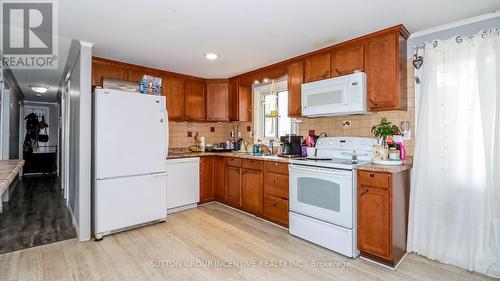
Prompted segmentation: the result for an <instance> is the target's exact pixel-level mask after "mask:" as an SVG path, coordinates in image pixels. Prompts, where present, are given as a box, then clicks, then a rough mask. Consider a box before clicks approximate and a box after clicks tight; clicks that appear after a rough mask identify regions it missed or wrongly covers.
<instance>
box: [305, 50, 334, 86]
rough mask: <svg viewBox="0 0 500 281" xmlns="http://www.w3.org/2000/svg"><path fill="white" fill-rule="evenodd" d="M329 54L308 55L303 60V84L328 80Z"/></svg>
mask: <svg viewBox="0 0 500 281" xmlns="http://www.w3.org/2000/svg"><path fill="white" fill-rule="evenodd" d="M330 58H331V55H330V52H323V53H318V54H314V55H310V56H308V57H306V58H305V60H304V83H308V82H313V81H318V80H322V79H327V78H330V76H331V74H330V64H331V62H330Z"/></svg>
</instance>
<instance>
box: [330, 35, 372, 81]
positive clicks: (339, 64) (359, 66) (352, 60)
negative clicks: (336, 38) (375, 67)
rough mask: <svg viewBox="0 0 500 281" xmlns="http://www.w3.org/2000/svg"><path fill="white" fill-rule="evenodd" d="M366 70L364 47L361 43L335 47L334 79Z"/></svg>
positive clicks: (333, 60)
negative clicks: (355, 71)
mask: <svg viewBox="0 0 500 281" xmlns="http://www.w3.org/2000/svg"><path fill="white" fill-rule="evenodd" d="M354 70H361V71H363V70H364V46H363V44H361V43H358V44H348V45H345V46H339V47H334V48H333V52H332V75H331V76H332V77H336V76H341V75H347V74H352V73H353V72H354Z"/></svg>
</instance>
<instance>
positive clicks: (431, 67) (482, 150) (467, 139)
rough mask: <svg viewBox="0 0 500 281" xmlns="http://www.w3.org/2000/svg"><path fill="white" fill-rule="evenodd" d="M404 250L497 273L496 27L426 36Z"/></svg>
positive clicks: (499, 70)
mask: <svg viewBox="0 0 500 281" xmlns="http://www.w3.org/2000/svg"><path fill="white" fill-rule="evenodd" d="M421 70H422V71H421V72H419V73H421V77H419V78H420V81H421V85H420V93H419V97H417V98H419V99H420V100H419V109H418V112H417V120H418V121H417V122H418V132H417V135H416V146H415V153H414V164H413V174H412V186H411V193H410V210H409V226H408V250H409V251H412V252H416V253H418V254H421V255H424V256H426V257H428V258H431V259H435V260H438V261H440V262H444V263H449V264H453V265H457V266H460V267H463V268H466V269H468V270H471V271H477V272H481V273H484V274H488V275H493V276H497V277H498V276H500V229H499V227H500V164H499V162H500V42H499V35H498V31H497V30H493V29H492V30H490V31H486V32H481V33H480V34H477V35H476V36H472V37H466V38H461V37H457V38H452V39H450V40H447V41H434V42H430V43H427V44H425V51H424V64H423V66H422V69H421Z"/></svg>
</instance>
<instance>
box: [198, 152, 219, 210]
mask: <svg viewBox="0 0 500 281" xmlns="http://www.w3.org/2000/svg"><path fill="white" fill-rule="evenodd" d="M216 160H217V157H201V159H200V203H206V202H210V201H213V200H215V177H214V172H215V162H216Z"/></svg>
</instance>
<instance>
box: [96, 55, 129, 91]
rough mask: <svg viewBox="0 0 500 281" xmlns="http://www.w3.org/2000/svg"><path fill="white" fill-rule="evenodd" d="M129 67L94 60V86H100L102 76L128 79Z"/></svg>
mask: <svg viewBox="0 0 500 281" xmlns="http://www.w3.org/2000/svg"><path fill="white" fill-rule="evenodd" d="M127 76H128V75H127V68H125V67H123V66H121V65H118V64H112V63H107V62H100V61H96V60H92V86H100V85H101V80H102V78H114V79H120V80H127Z"/></svg>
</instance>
